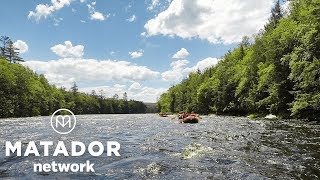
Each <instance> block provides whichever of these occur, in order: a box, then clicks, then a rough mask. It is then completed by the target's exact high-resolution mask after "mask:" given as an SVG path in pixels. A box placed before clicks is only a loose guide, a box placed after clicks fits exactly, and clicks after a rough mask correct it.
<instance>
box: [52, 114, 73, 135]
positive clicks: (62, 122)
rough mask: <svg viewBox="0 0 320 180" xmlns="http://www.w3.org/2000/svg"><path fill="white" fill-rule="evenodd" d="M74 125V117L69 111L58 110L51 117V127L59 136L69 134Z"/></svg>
mask: <svg viewBox="0 0 320 180" xmlns="http://www.w3.org/2000/svg"><path fill="white" fill-rule="evenodd" d="M76 123H77V119H76V116H75V115H74V114H73V112H72V111H70V110H69V109H58V110H56V111H55V112H54V113H53V114H52V116H51V127H52V128H53V130H54V131H55V132H57V133H59V134H69V133H70V132H71V131H72V130H73V129H74V128H75V127H76Z"/></svg>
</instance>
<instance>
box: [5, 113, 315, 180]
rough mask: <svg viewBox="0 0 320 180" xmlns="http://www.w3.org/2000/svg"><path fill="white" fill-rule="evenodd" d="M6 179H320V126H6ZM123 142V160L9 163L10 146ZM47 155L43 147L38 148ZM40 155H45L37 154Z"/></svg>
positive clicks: (132, 118) (223, 120)
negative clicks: (71, 169)
mask: <svg viewBox="0 0 320 180" xmlns="http://www.w3.org/2000/svg"><path fill="white" fill-rule="evenodd" d="M0 139H1V141H0V142H1V143H2V144H1V151H0V177H7V178H19V179H20V178H25V179H43V178H46V179H52V178H67V179H319V178H320V170H319V169H320V125H319V124H317V123H315V122H304V121H299V120H264V119H255V120H252V119H248V118H244V117H230V116H226V117H223V116H204V117H203V119H202V120H201V121H200V122H199V123H198V124H179V123H178V122H177V120H175V121H174V120H170V118H161V117H158V116H157V115H154V114H144V115H78V116H77V125H76V128H75V129H74V130H73V131H72V132H71V133H70V134H68V135H59V134H57V133H56V132H54V131H53V129H52V128H51V126H50V117H30V118H11V119H0ZM45 140H50V141H54V142H57V141H59V140H60V141H64V142H66V144H67V143H68V142H69V143H70V142H71V141H81V142H83V143H85V144H89V143H90V142H91V141H100V142H102V143H104V142H107V141H118V142H119V143H120V144H121V150H120V154H121V156H120V157H116V156H111V157H107V156H106V153H103V154H102V155H101V156H99V157H92V156H91V155H90V154H89V153H87V152H86V153H85V155H83V156H80V157H64V156H58V157H52V156H49V157H43V156H39V157H36V156H28V157H24V156H22V157H17V156H15V155H14V156H10V157H6V156H5V141H11V142H16V141H22V143H23V147H25V146H26V145H27V143H28V142H29V141H36V142H39V141H45ZM39 147H42V146H39ZM39 151H41V149H39ZM86 160H90V161H91V162H93V163H94V169H95V173H85V172H83V173H57V172H56V173H43V172H42V173H37V172H33V164H35V163H51V162H52V161H55V162H62V163H63V162H64V163H81V162H85V161H86Z"/></svg>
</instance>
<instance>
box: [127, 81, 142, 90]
mask: <svg viewBox="0 0 320 180" xmlns="http://www.w3.org/2000/svg"><path fill="white" fill-rule="evenodd" d="M138 89H141V85H140V83H138V82H134V83H132V84H131V86H130V88H129V90H138Z"/></svg>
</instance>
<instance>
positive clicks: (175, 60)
mask: <svg viewBox="0 0 320 180" xmlns="http://www.w3.org/2000/svg"><path fill="white" fill-rule="evenodd" d="M273 3H274V1H273V0H265V1H262V2H260V1H256V0H247V1H241V0H230V1H227V2H225V1H223V0H215V1H214V0H162V1H161V0H135V1H134V0H128V1H118V0H108V1H104V0H96V1H94V0H52V1H50V0H46V1H40V0H34V1H21V0H7V1H3V2H2V7H7V8H2V10H1V11H0V16H1V17H2V18H3V19H7V20H8V21H7V22H8V23H6V25H4V26H2V27H1V28H0V35H6V36H9V37H10V38H11V39H12V40H13V41H14V42H15V45H16V47H18V48H19V49H20V52H21V56H22V57H23V58H24V60H25V61H26V62H25V63H23V65H25V66H28V67H29V68H31V69H33V70H34V71H36V72H38V73H43V74H45V76H46V77H47V79H48V80H49V82H50V83H51V84H55V85H57V86H64V87H67V88H69V87H70V86H71V85H72V83H73V82H74V81H75V82H76V83H77V84H78V86H79V89H80V90H81V91H84V92H90V91H91V90H96V91H101V92H102V93H104V95H105V96H112V95H113V94H115V93H117V94H119V95H120V96H121V94H122V93H124V92H128V96H129V98H132V99H137V100H142V101H147V102H155V101H156V99H157V97H158V96H159V95H160V94H161V93H162V92H164V91H165V90H166V89H167V88H169V87H170V86H171V85H173V84H176V83H178V82H179V81H181V80H182V78H184V77H186V76H187V75H188V73H190V72H192V71H195V70H196V69H200V70H204V69H205V68H207V67H210V66H212V65H215V64H216V63H217V62H218V61H219V60H220V59H221V57H222V56H223V55H224V54H225V53H226V52H227V51H228V50H230V49H233V48H234V47H236V46H237V44H238V43H239V41H241V38H242V37H243V36H244V35H247V36H252V35H254V34H255V33H257V32H258V31H259V29H261V28H262V27H263V25H264V24H265V23H266V21H267V19H268V17H269V15H270V10H271V7H272V5H273Z"/></svg>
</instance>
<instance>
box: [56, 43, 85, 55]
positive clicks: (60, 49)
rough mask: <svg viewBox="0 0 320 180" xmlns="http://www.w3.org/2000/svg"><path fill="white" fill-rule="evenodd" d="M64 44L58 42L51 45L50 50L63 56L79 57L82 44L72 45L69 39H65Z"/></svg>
mask: <svg viewBox="0 0 320 180" xmlns="http://www.w3.org/2000/svg"><path fill="white" fill-rule="evenodd" d="M64 44H65V45H62V44H58V45H55V46H53V47H51V51H52V52H54V53H55V54H57V55H58V56H60V57H63V58H67V57H70V58H81V57H82V56H83V54H84V52H83V50H84V46H83V45H77V46H73V45H72V43H71V42H70V41H65V42H64Z"/></svg>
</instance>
